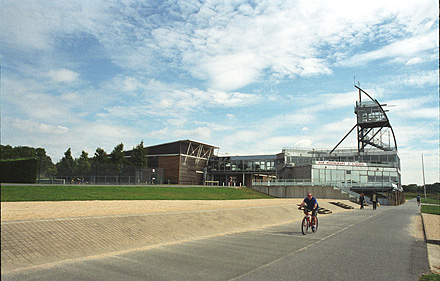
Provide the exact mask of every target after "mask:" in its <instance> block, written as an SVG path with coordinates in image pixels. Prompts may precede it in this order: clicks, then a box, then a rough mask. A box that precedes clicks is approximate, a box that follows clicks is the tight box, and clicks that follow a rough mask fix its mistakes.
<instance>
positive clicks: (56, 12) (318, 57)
mask: <svg viewBox="0 0 440 281" xmlns="http://www.w3.org/2000/svg"><path fill="white" fill-rule="evenodd" d="M0 6H1V9H0V26H1V28H0V59H1V143H2V144H9V145H12V146H19V145H26V146H32V147H43V148H45V149H46V151H47V153H48V155H49V156H51V157H52V159H53V160H54V162H55V161H58V160H59V159H60V158H61V157H62V156H63V153H64V152H65V151H66V150H67V149H68V148H69V147H70V148H72V153H73V156H74V157H79V155H80V154H81V151H82V150H85V151H86V152H88V153H89V155H91V156H92V155H93V154H94V152H95V150H96V148H98V147H102V148H104V149H105V150H106V151H107V152H111V151H112V150H113V148H114V147H115V146H116V145H117V144H119V143H121V142H122V143H123V144H124V146H125V149H131V148H133V146H135V145H137V144H139V143H140V142H141V141H142V140H143V141H144V144H145V145H147V146H148V145H155V144H160V143H164V142H171V141H176V140H180V139H193V140H197V141H200V142H205V143H208V144H213V145H217V146H219V147H220V148H221V149H220V151H219V154H220V155H224V154H229V155H237V154H271V153H278V152H281V150H282V148H283V147H299V148H316V149H318V148H327V149H331V148H333V147H334V146H335V145H336V144H337V143H338V142H339V140H340V139H342V137H343V136H344V135H345V134H346V133H347V132H348V131H349V130H350V129H351V127H352V126H353V125H354V124H355V122H356V119H355V114H354V113H353V107H354V105H355V102H356V99H357V92H356V89H355V88H354V86H353V85H354V83H356V84H357V83H358V82H359V83H360V86H361V87H362V88H363V89H364V90H365V91H367V92H368V93H369V94H370V95H371V96H373V97H374V98H376V99H377V100H378V101H379V102H381V103H386V104H388V105H392V107H389V108H388V109H389V110H390V111H389V112H388V117H389V119H390V121H391V125H392V126H393V129H394V132H395V134H396V139H397V145H398V148H399V154H400V157H401V159H402V180H403V184H409V183H418V184H421V183H422V172H421V155H422V153H423V155H424V160H425V169H426V182H427V183H433V182H436V181H439V88H438V84H439V80H438V74H439V72H438V71H439V63H438V62H439V55H438V54H439V45H438V42H439V37H438V32H439V22H438V11H439V7H438V1H436V0H426V1H419V0H413V1H405V0H399V1H383V0H380V1H375V0H371V1H353V0H350V1H334V0H333V1H307V0H304V1H301V0H299V1H285V0H281V1H278V0H270V1H264V0H263V1H245V0H236V1H234V0H232V1H209V0H208V1H202V0H201V1H192V0H187V1H179V0H173V1H166V0H150V1H145V0H144V1H131V0H122V1H113V0H102V1H100V0H93V1H76V0H62V1H45V0H39V1H33V0H29V1H25V0H0ZM354 77H355V78H354ZM356 146H357V143H356V140H355V138H354V136H353V137H351V138H348V139H347V140H345V141H344V142H343V143H342V144H341V147H356Z"/></svg>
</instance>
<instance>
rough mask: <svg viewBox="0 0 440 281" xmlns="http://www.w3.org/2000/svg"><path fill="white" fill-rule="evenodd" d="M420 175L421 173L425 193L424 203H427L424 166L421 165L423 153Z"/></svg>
mask: <svg viewBox="0 0 440 281" xmlns="http://www.w3.org/2000/svg"><path fill="white" fill-rule="evenodd" d="M422 173H423V191H424V192H425V203H427V202H428V200H426V186H425V165H424V163H423V153H422Z"/></svg>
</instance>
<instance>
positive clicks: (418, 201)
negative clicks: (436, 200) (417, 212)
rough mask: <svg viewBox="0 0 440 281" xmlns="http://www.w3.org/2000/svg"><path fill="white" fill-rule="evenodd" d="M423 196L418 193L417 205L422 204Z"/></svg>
mask: <svg viewBox="0 0 440 281" xmlns="http://www.w3.org/2000/svg"><path fill="white" fill-rule="evenodd" d="M421 199H422V198H421V197H420V195H417V206H420V200H421Z"/></svg>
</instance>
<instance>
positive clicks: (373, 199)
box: [371, 191, 377, 210]
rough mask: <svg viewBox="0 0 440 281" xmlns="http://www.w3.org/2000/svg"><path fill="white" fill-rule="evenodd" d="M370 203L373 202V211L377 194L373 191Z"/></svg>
mask: <svg viewBox="0 0 440 281" xmlns="http://www.w3.org/2000/svg"><path fill="white" fill-rule="evenodd" d="M371 202H373V210H376V207H377V194H376V192H374V191H373V196H371Z"/></svg>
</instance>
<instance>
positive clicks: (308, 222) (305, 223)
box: [301, 210, 318, 235]
mask: <svg viewBox="0 0 440 281" xmlns="http://www.w3.org/2000/svg"><path fill="white" fill-rule="evenodd" d="M311 217H312V216H311V215H310V210H307V215H305V216H304V218H303V219H302V222H301V232H302V234H303V235H306V234H307V232H308V231H309V228H312V219H311ZM316 231H318V217H315V229H313V228H312V232H316Z"/></svg>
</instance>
